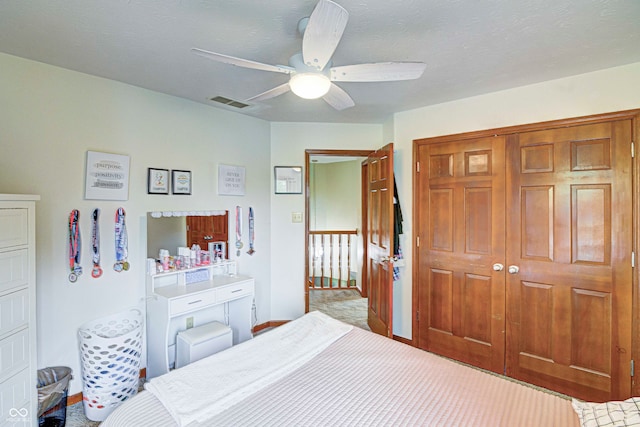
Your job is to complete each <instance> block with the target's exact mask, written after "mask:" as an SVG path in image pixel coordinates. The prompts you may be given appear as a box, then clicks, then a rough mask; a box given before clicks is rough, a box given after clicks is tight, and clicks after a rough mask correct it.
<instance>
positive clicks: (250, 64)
mask: <svg viewBox="0 0 640 427" xmlns="http://www.w3.org/2000/svg"><path fill="white" fill-rule="evenodd" d="M191 51H192V52H193V53H195V54H197V55H200V56H204V57H205V58H209V59H213V60H214V61H218V62H223V63H225V64H231V65H235V66H238V67H244V68H252V69H254V70H262V71H273V72H275V73H284V74H291V73H292V72H294V71H295V70H294V69H293V68H291V67H285V66H283V65H269V64H263V63H261V62H256V61H250V60H248V59H241V58H236V57H234V56H229V55H223V54H221V53H215V52H209V51H208V50H202V49H198V48H195V47H194V48H192V49H191Z"/></svg>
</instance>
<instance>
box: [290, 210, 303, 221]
mask: <svg viewBox="0 0 640 427" xmlns="http://www.w3.org/2000/svg"><path fill="white" fill-rule="evenodd" d="M291 222H302V212H291Z"/></svg>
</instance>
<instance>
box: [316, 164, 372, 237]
mask: <svg viewBox="0 0 640 427" xmlns="http://www.w3.org/2000/svg"><path fill="white" fill-rule="evenodd" d="M363 159H364V157H363ZM310 169H311V171H310V172H314V174H313V176H312V177H310V178H309V180H310V181H311V182H312V184H313V189H312V190H311V191H312V197H311V200H313V199H315V206H314V204H312V203H311V200H310V201H309V208H310V210H311V212H309V220H310V223H309V224H310V225H309V226H310V227H312V228H313V229H315V230H354V229H356V228H358V229H360V228H361V224H360V223H361V222H362V204H361V203H360V200H361V194H360V193H361V176H360V175H361V170H362V169H361V161H359V160H351V161H345V162H335V163H317V164H311V165H310ZM314 208H315V211H314ZM314 214H315V215H314Z"/></svg>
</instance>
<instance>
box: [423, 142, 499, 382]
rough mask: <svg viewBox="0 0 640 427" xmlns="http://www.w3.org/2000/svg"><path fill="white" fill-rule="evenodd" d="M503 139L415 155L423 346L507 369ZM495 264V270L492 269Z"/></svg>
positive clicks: (433, 147)
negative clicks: (505, 356)
mask: <svg viewBox="0 0 640 427" xmlns="http://www.w3.org/2000/svg"><path fill="white" fill-rule="evenodd" d="M504 148H505V138H504V137H502V136H498V137H494V136H491V137H486V138H479V139H470V140H462V141H460V140H458V141H455V140H454V141H452V142H443V143H434V144H427V145H422V146H420V147H419V149H418V152H417V160H418V162H419V165H420V172H419V174H417V175H416V176H417V180H418V181H417V182H416V185H417V188H419V194H420V198H419V200H418V201H417V204H418V207H417V209H416V212H417V221H416V224H417V230H416V232H417V235H418V236H420V246H419V248H418V249H417V252H416V253H417V260H418V262H419V267H418V268H419V273H418V275H417V277H416V280H417V281H418V283H417V292H418V300H419V303H418V304H419V305H418V315H419V320H418V331H419V332H418V333H419V336H418V346H419V347H420V348H423V349H425V350H429V351H432V352H435V353H438V354H441V355H444V356H447V357H451V358H453V359H457V360H460V361H463V362H466V363H470V364H472V365H475V366H479V367H482V368H485V369H489V370H492V371H495V372H499V373H503V372H504V348H505V347H504V346H505V337H504V331H505V303H504V301H505V291H504V278H505V275H504V271H500V270H499V268H500V265H502V264H503V263H504V259H505V258H504V257H505V230H504V225H505V213H504V206H505V189H504V185H505V181H504V177H505V166H504V158H505V153H504ZM494 265H496V267H495V268H496V269H494Z"/></svg>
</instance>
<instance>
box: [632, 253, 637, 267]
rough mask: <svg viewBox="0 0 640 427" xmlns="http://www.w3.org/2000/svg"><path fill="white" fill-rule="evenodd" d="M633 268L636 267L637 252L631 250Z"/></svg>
mask: <svg viewBox="0 0 640 427" xmlns="http://www.w3.org/2000/svg"><path fill="white" fill-rule="evenodd" d="M631 268H636V253H635V252H631Z"/></svg>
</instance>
